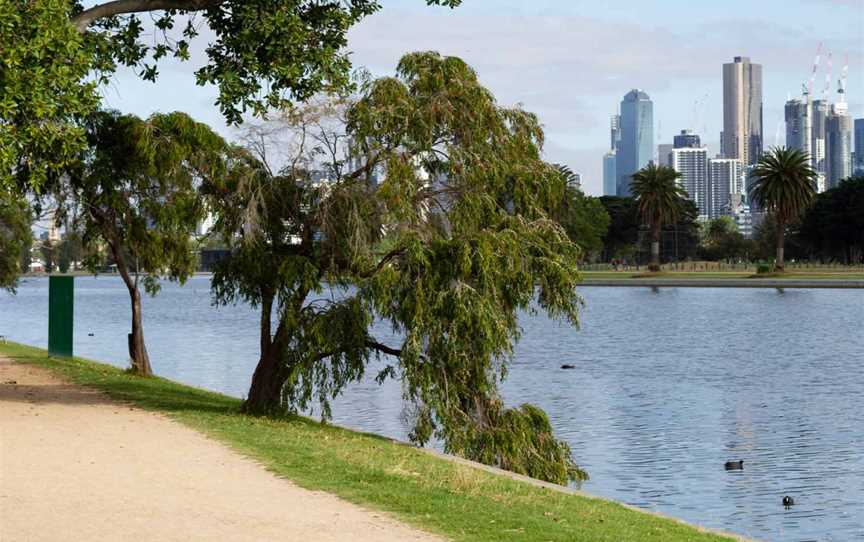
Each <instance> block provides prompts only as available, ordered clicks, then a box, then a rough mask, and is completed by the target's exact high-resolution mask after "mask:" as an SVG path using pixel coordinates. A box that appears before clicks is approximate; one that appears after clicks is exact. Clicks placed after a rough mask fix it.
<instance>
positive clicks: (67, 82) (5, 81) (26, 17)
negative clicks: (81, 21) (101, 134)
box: [0, 0, 99, 191]
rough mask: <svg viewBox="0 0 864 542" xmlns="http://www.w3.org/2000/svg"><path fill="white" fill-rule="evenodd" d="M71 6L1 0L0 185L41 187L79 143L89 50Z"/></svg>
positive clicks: (90, 99)
mask: <svg viewBox="0 0 864 542" xmlns="http://www.w3.org/2000/svg"><path fill="white" fill-rule="evenodd" d="M70 14H71V11H70V4H69V2H68V1H67V0H40V1H39V2H32V1H29V0H0V21H2V24H0V43H2V44H3V46H2V47H0V191H2V190H4V189H5V190H12V189H13V187H16V185H17V188H19V189H27V190H30V189H32V190H36V191H39V190H41V189H42V187H43V185H44V184H45V183H46V182H48V181H49V180H51V179H56V178H58V177H59V176H60V175H62V173H63V172H64V171H65V169H66V168H68V167H69V166H70V165H71V164H72V163H74V161H75V160H76V159H77V156H78V153H79V152H80V150H81V149H82V148H83V147H84V144H85V140H84V131H83V129H82V127H81V125H80V120H81V119H82V118H83V117H84V116H86V115H88V114H89V113H91V112H92V111H93V110H94V109H95V108H96V107H97V104H98V102H99V98H98V95H97V93H96V82H95V81H92V80H91V81H89V82H88V80H87V76H88V73H90V72H91V70H92V69H93V68H94V62H93V55H94V53H95V52H94V51H92V50H88V47H87V45H86V44H85V39H84V37H83V36H81V35H80V34H79V33H78V32H77V31H76V30H75V28H74V27H73V26H72V25H70V24H69V16H70Z"/></svg>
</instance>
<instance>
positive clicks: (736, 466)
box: [723, 459, 744, 470]
mask: <svg viewBox="0 0 864 542" xmlns="http://www.w3.org/2000/svg"><path fill="white" fill-rule="evenodd" d="M723 466H724V467H725V468H726V470H744V460H743V459H742V460H741V461H727V462H726V464H725V465H723Z"/></svg>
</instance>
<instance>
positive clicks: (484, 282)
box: [349, 53, 584, 483]
mask: <svg viewBox="0 0 864 542" xmlns="http://www.w3.org/2000/svg"><path fill="white" fill-rule="evenodd" d="M397 73H398V76H397V77H396V78H385V79H380V80H378V81H375V82H373V83H372V84H371V86H370V87H369V88H368V89H367V91H366V93H365V95H364V96H363V98H362V99H361V100H360V101H359V103H358V104H357V106H356V108H355V109H354V110H353V111H352V115H351V116H350V117H349V118H350V122H351V124H350V125H349V126H350V129H351V131H352V132H355V133H357V134H359V135H362V136H365V137H363V138H362V139H361V141H362V142H363V145H362V147H363V152H364V154H366V155H371V156H381V157H382V159H384V160H386V163H387V164H388V168H387V178H386V180H385V181H384V183H383V184H382V186H381V187H380V190H379V196H380V198H381V204H382V207H383V212H384V215H385V217H386V218H385V220H384V222H385V223H386V224H387V225H388V228H389V236H388V241H389V243H390V244H389V246H390V247H391V251H390V253H389V254H395V256H394V257H392V258H391V259H390V260H388V262H387V264H386V265H384V266H383V267H382V266H379V267H378V268H377V272H375V273H374V274H373V275H372V276H371V277H370V278H368V279H366V280H364V281H363V282H361V283H360V284H361V291H362V295H364V296H365V297H367V298H368V299H370V300H371V302H372V303H373V304H374V306H375V309H376V311H377V313H378V314H379V315H380V316H381V317H383V318H384V319H386V320H387V321H389V322H390V323H391V325H392V326H393V328H394V329H395V330H397V331H398V332H400V333H402V334H404V337H405V339H404V342H403V343H402V345H401V348H400V355H399V357H398V364H397V367H396V370H395V372H396V373H397V374H398V375H399V377H400V378H401V380H402V383H403V389H404V395H405V399H406V400H407V401H409V402H411V403H412V404H414V405H415V407H416V412H417V415H416V416H415V420H414V427H413V430H412V432H411V438H412V439H413V440H414V441H415V442H418V443H421V444H422V443H425V442H427V441H429V439H430V438H432V436H436V437H437V438H440V439H441V440H442V441H443V442H444V445H445V449H446V450H447V451H449V452H453V453H456V454H459V455H463V456H465V457H468V458H471V459H476V460H478V461H483V462H485V463H488V464H493V465H498V466H501V467H503V468H509V469H512V470H515V471H517V472H525V473H529V474H531V475H534V476H539V477H542V478H544V479H547V480H552V481H555V482H558V483H565V482H566V481H567V480H570V479H581V478H583V477H584V472H582V471H581V470H579V469H578V468H577V467H576V465H575V463H574V462H573V459H572V456H571V454H570V450H569V448H568V447H567V445H566V444H565V443H563V442H560V441H558V440H557V439H555V438H554V436H553V435H552V431H551V428H550V426H549V423H548V420H547V419H546V418H545V415H542V413H540V412H539V411H538V410H537V409H536V408H534V407H527V406H526V407H523V408H521V409H511V408H507V407H505V406H504V405H503V404H502V402H501V398H500V395H499V391H498V384H499V382H500V381H501V380H502V379H503V378H504V377H505V376H506V372H507V364H508V362H509V360H510V358H511V357H512V354H513V347H514V344H515V343H516V341H517V340H518V339H519V336H520V328H519V325H518V320H517V314H518V311H520V310H524V311H527V312H529V313H533V312H535V311H538V310H542V311H545V312H546V313H548V314H549V315H550V316H552V317H553V318H561V319H564V320H566V321H568V322H570V323H571V324H573V325H576V324H578V308H579V305H580V302H581V301H580V298H579V297H578V295H577V294H576V290H575V287H576V284H577V282H578V280H579V272H578V270H577V266H576V262H577V260H578V258H579V254H580V252H579V249H578V247H577V246H576V245H575V244H573V243H572V242H571V241H570V240H569V238H568V237H567V234H566V232H565V231H564V230H563V229H562V227H561V226H560V225H559V224H558V223H556V222H555V221H553V220H552V219H550V218H549V216H550V214H551V213H552V212H553V211H554V210H555V209H557V207H558V205H560V202H561V201H562V199H563V197H564V193H565V181H564V179H563V177H562V176H561V175H560V173H559V172H558V171H557V169H556V168H555V167H553V166H551V165H549V164H546V163H544V162H543V161H542V160H541V159H540V151H541V148H542V144H543V132H542V130H541V128H540V125H539V122H538V120H537V118H536V117H535V116H534V115H532V114H530V113H527V112H524V111H522V110H520V109H508V108H503V107H500V106H499V105H497V104H496V103H495V101H494V98H493V97H492V95H491V94H490V93H489V91H488V90H487V89H485V88H484V87H483V86H482V85H481V84H480V83H479V82H478V80H477V77H476V74H475V73H474V71H473V70H472V69H471V68H470V67H469V66H467V65H466V64H465V63H464V62H462V61H461V60H460V59H457V58H452V57H441V56H440V55H438V54H437V53H415V54H411V55H408V56H406V57H404V58H403V59H402V61H401V62H400V64H399V67H398V70H397ZM384 134H386V137H382V136H383V135H384ZM433 217H434V218H433ZM535 303H536V304H535Z"/></svg>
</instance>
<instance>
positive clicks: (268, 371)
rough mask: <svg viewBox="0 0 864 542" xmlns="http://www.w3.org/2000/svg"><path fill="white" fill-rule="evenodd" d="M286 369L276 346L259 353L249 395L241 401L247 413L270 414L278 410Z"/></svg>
mask: <svg viewBox="0 0 864 542" xmlns="http://www.w3.org/2000/svg"><path fill="white" fill-rule="evenodd" d="M286 378H287V371H285V368H284V367H283V366H282V360H281V355H280V353H279V351H278V349H277V348H269V349H267V350H266V351H264V352H262V353H261V359H260V360H259V361H258V366H257V367H255V373H254V374H253V375H252V384H251V385H250V386H249V397H247V398H246V401H245V402H244V403H243V412H245V413H247V414H272V413H275V412H278V411H279V410H280V407H281V404H282V388H283V387H284V386H285V380H286Z"/></svg>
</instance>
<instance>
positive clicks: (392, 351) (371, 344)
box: [366, 339, 402, 358]
mask: <svg viewBox="0 0 864 542" xmlns="http://www.w3.org/2000/svg"><path fill="white" fill-rule="evenodd" d="M366 346H367V347H368V348H371V349H373V350H377V351H379V352H381V353H382V354H387V355H388V356H393V357H397V358H398V357H400V356H401V355H402V350H400V349H398V348H391V347H389V346H387V345H386V344H381V343H379V342H376V341H373V340H371V339H366Z"/></svg>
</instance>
